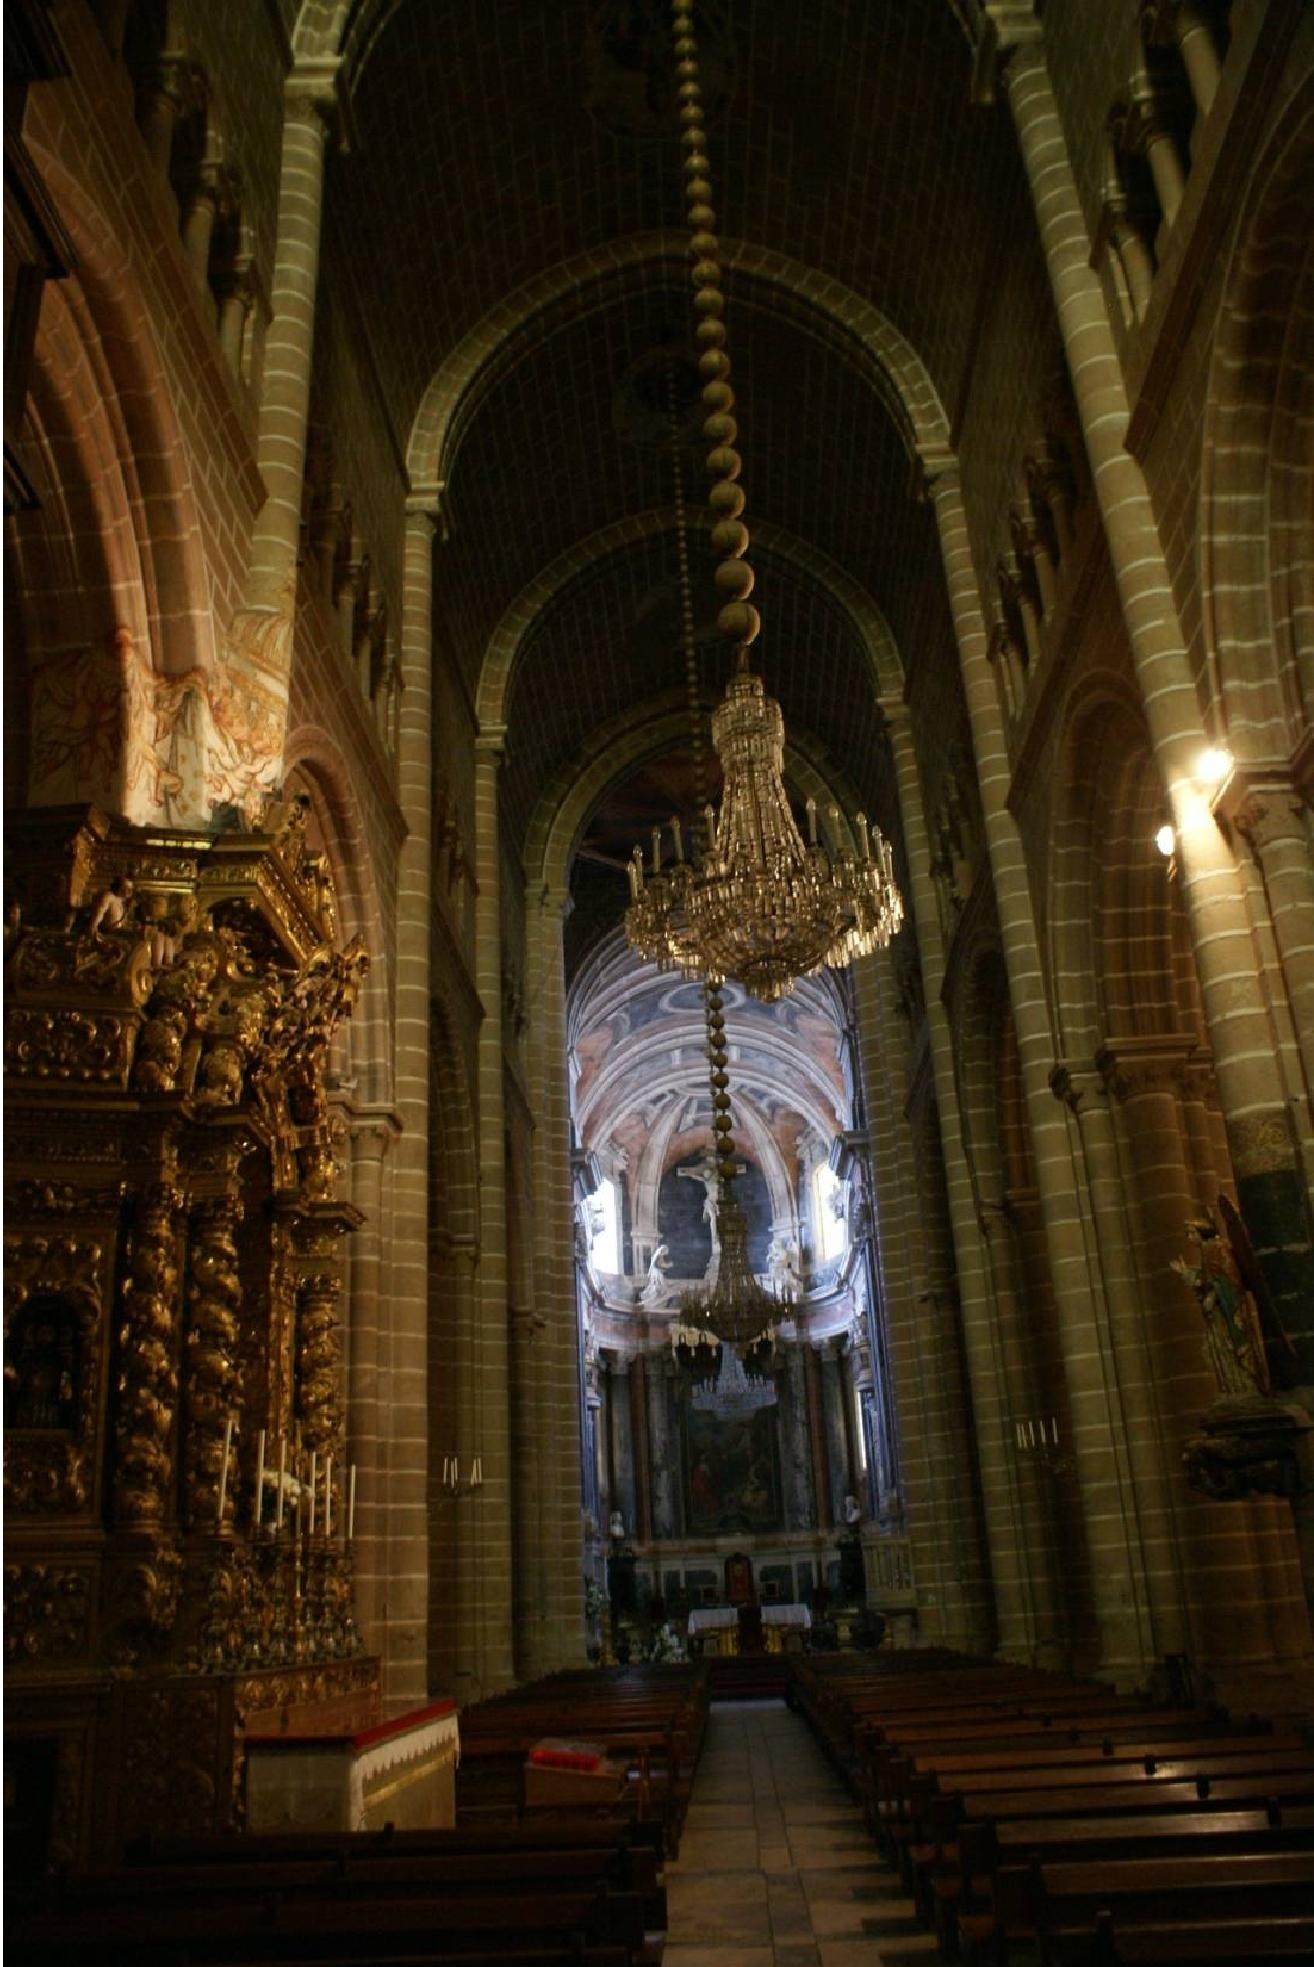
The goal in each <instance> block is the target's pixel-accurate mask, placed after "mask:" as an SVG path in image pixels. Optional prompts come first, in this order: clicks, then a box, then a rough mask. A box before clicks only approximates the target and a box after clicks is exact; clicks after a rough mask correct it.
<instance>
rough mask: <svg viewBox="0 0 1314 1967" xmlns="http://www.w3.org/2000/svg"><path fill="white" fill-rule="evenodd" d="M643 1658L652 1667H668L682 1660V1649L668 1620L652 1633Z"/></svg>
mask: <svg viewBox="0 0 1314 1967" xmlns="http://www.w3.org/2000/svg"><path fill="white" fill-rule="evenodd" d="M644 1657H645V1658H646V1659H647V1660H648V1661H649V1663H650V1664H651V1665H653V1666H669V1665H671V1664H672V1663H673V1662H675V1661H677V1660H682V1659H683V1658H684V1647H683V1645H682V1644H681V1641H680V1639H679V1637H678V1635H677V1633H676V1631H675V1628H674V1627H673V1626H672V1624H671V1622H670V1620H669V1619H668V1620H667V1622H666V1624H665V1625H660V1626H658V1627H657V1628H656V1630H655V1631H654V1632H653V1635H652V1637H651V1639H650V1640H649V1641H648V1650H647V1653H646V1654H645V1655H644Z"/></svg>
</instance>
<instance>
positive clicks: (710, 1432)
mask: <svg viewBox="0 0 1314 1967" xmlns="http://www.w3.org/2000/svg"><path fill="white" fill-rule="evenodd" d="M684 1481H685V1497H684V1507H685V1523H686V1525H687V1527H688V1533H689V1535H690V1536H704V1537H711V1536H719V1535H722V1534H723V1533H726V1532H729V1531H740V1530H779V1529H781V1528H783V1520H782V1513H781V1503H780V1457H779V1453H778V1450H777V1443H776V1412H775V1409H774V1408H767V1409H766V1410H764V1411H762V1412H759V1413H756V1414H752V1415H750V1416H749V1417H748V1418H747V1419H746V1420H722V1419H721V1418H720V1417H719V1416H718V1415H716V1414H703V1413H699V1412H698V1411H697V1409H696V1408H693V1407H689V1406H686V1407H685V1411H684Z"/></svg>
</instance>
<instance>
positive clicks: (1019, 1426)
mask: <svg viewBox="0 0 1314 1967" xmlns="http://www.w3.org/2000/svg"><path fill="white" fill-rule="evenodd" d="M1013 1427H1014V1430H1015V1431H1016V1434H1017V1445H1018V1447H1019V1448H1021V1447H1022V1446H1023V1445H1024V1444H1023V1441H1022V1423H1021V1421H1014V1423H1013Z"/></svg>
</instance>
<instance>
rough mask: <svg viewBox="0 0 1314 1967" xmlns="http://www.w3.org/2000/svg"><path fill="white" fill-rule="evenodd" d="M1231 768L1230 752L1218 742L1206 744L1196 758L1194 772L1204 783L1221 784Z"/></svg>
mask: <svg viewBox="0 0 1314 1967" xmlns="http://www.w3.org/2000/svg"><path fill="white" fill-rule="evenodd" d="M1231 769H1232V754H1231V752H1230V751H1226V750H1224V748H1223V746H1222V745H1220V744H1211V745H1206V747H1205V749H1204V750H1203V751H1202V752H1201V753H1200V756H1199V758H1198V759H1197V760H1196V767H1195V774H1196V777H1197V778H1198V779H1202V780H1203V781H1204V783H1205V784H1206V785H1221V784H1222V783H1223V780H1224V779H1225V778H1226V777H1227V775H1228V773H1229V772H1230V771H1231Z"/></svg>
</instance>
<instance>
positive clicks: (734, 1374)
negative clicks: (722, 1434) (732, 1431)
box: [689, 1345, 778, 1421]
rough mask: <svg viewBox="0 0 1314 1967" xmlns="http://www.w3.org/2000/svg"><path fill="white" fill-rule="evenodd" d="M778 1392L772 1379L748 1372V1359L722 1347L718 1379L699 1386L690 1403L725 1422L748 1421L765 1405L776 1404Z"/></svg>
mask: <svg viewBox="0 0 1314 1967" xmlns="http://www.w3.org/2000/svg"><path fill="white" fill-rule="evenodd" d="M777 1398H778V1395H777V1393H776V1389H775V1388H774V1386H772V1384H771V1382H770V1380H766V1379H759V1378H758V1376H757V1374H756V1373H752V1374H750V1373H747V1372H746V1371H745V1370H744V1362H743V1360H742V1359H741V1358H740V1357H739V1354H738V1353H737V1352H736V1351H735V1350H734V1349H733V1347H731V1346H728V1345H727V1346H722V1348H721V1361H720V1365H719V1366H718V1368H717V1374H716V1378H715V1379H714V1380H709V1381H707V1383H706V1384H705V1385H703V1386H698V1387H695V1388H694V1390H693V1392H692V1393H691V1394H690V1396H689V1404H690V1406H692V1407H696V1408H697V1409H698V1411H699V1412H700V1413H703V1414H715V1415H716V1417H717V1419H718V1420H722V1421H746V1420H747V1419H748V1418H749V1416H750V1415H751V1414H756V1413H758V1412H759V1411H760V1409H761V1408H763V1407H774V1406H775V1404H776V1401H777Z"/></svg>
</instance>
